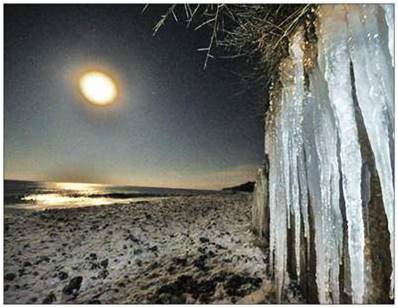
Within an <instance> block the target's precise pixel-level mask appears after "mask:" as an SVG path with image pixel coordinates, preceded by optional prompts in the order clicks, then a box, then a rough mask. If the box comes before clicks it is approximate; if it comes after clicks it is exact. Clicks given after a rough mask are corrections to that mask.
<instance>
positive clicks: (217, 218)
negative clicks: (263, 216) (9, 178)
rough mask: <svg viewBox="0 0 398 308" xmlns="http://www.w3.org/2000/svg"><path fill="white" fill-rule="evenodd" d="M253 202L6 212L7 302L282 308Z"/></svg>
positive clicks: (208, 199) (191, 200) (196, 199)
mask: <svg viewBox="0 0 398 308" xmlns="http://www.w3.org/2000/svg"><path fill="white" fill-rule="evenodd" d="M250 202H251V194H245V193H239V194H230V195H225V194H224V195H221V194H220V195H207V196H206V195H203V196H186V197H170V198H167V199H158V200H150V201H140V202H137V203H133V204H130V205H112V206H102V207H90V208H76V209H53V210H46V211H29V210H24V211H8V212H7V210H6V212H5V221H4V224H5V233H4V241H5V244H4V245H5V246H4V274H5V275H4V302H5V303H108V304H111V303H198V304H199V303H275V289H274V286H273V283H272V282H271V281H270V279H269V277H268V276H267V260H266V257H265V254H264V253H263V252H262V251H261V249H260V248H259V247H258V246H256V245H255V239H254V236H253V234H252V233H251V232H250V211H251V210H250ZM289 292H290V293H291V294H290V293H289V294H286V301H287V302H292V303H298V302H299V299H298V295H297V294H296V292H295V290H294V289H291V290H290V291H289Z"/></svg>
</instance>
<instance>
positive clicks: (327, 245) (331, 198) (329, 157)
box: [310, 68, 343, 303]
mask: <svg viewBox="0 0 398 308" xmlns="http://www.w3.org/2000/svg"><path fill="white" fill-rule="evenodd" d="M310 91H311V93H312V99H313V101H312V103H313V104H316V111H315V112H316V117H317V119H318V121H319V122H318V123H322V125H319V124H318V125H316V126H315V127H314V134H315V144H316V152H317V156H318V158H319V165H318V168H319V176H320V178H319V184H318V187H319V189H320V194H321V200H320V203H319V204H314V207H316V209H315V213H314V215H315V216H318V215H320V216H321V217H320V218H318V217H316V219H317V220H319V221H320V224H321V226H320V227H321V229H322V230H323V233H322V238H319V239H317V241H316V243H317V246H316V248H317V249H316V252H317V258H318V259H319V260H323V261H322V262H325V265H324V266H323V267H319V268H318V270H319V272H317V276H319V279H322V280H324V282H323V284H324V285H325V286H327V289H319V291H318V294H320V302H321V303H326V302H328V300H329V299H328V294H329V293H330V294H332V302H333V303H339V298H340V291H339V272H340V271H339V266H340V260H341V256H342V246H343V244H342V242H343V221H342V215H341V211H340V204H339V203H340V187H339V181H340V175H339V165H338V158H337V138H338V135H337V129H336V126H335V119H334V116H333V111H332V109H331V107H330V102H329V99H328V91H327V84H326V82H325V81H324V79H323V77H322V75H321V74H320V72H319V69H318V68H315V69H314V70H313V72H312V74H311V75H310ZM318 236H320V235H319V234H318V235H317V234H316V233H315V237H318ZM318 245H321V246H322V247H321V248H320V249H318V248H319V247H318ZM323 254H325V255H323ZM321 296H322V297H321Z"/></svg>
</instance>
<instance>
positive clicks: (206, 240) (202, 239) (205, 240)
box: [199, 236, 209, 243]
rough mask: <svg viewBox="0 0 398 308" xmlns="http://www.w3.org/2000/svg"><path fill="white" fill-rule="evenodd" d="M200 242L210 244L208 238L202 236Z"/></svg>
mask: <svg viewBox="0 0 398 308" xmlns="http://www.w3.org/2000/svg"><path fill="white" fill-rule="evenodd" d="M199 241H200V242H201V243H208V242H209V239H208V238H207V237H203V236H201V237H200V238H199Z"/></svg>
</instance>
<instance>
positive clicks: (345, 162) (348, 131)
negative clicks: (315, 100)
mask: <svg viewBox="0 0 398 308" xmlns="http://www.w3.org/2000/svg"><path fill="white" fill-rule="evenodd" d="M320 12H321V14H322V18H320V23H319V35H318V37H319V38H320V41H319V47H318V51H319V64H320V68H321V71H322V72H323V74H324V76H325V80H326V81H327V83H328V90H329V99H330V103H331V106H332V109H333V112H334V116H335V118H336V126H337V128H338V132H339V137H340V143H341V148H340V160H341V172H342V176H343V193H344V197H345V205H346V215H347V222H348V249H349V253H350V269H351V281H352V298H353V302H354V303H362V301H363V295H364V289H365V285H364V246H365V243H364V241H365V239H364V226H363V218H362V199H361V168H362V157H361V153H360V147H359V143H358V131H357V127H356V122H355V110H354V105H353V100H352V93H351V77H350V60H349V52H348V46H347V40H348V35H347V31H346V23H345V13H346V12H345V10H344V6H343V5H333V6H330V5H323V6H321V8H320Z"/></svg>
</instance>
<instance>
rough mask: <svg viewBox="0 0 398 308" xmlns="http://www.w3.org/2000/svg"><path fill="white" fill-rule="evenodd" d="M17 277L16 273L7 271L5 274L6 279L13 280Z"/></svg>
mask: <svg viewBox="0 0 398 308" xmlns="http://www.w3.org/2000/svg"><path fill="white" fill-rule="evenodd" d="M15 277H17V275H15V274H14V273H7V274H5V275H4V280H7V281H13V280H14V279H15Z"/></svg>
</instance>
